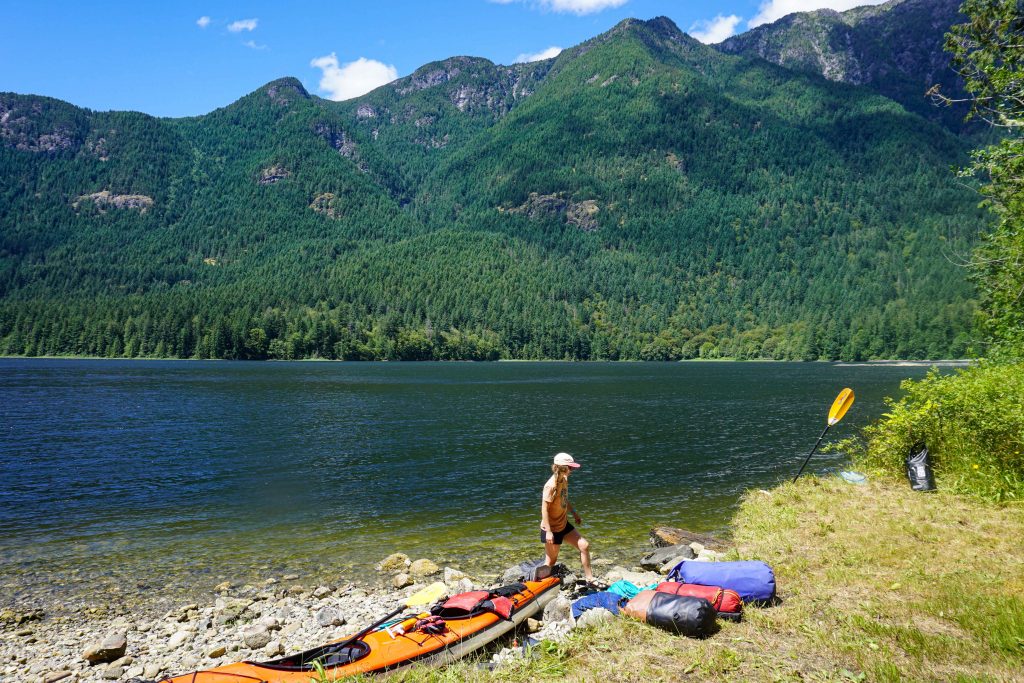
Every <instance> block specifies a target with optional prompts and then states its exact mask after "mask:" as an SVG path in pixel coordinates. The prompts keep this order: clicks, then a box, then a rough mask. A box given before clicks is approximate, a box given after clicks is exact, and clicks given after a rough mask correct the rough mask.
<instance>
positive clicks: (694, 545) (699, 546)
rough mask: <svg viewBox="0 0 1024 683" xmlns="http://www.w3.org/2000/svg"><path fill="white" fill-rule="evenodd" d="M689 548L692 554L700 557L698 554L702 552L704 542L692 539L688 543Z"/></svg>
mask: <svg viewBox="0 0 1024 683" xmlns="http://www.w3.org/2000/svg"><path fill="white" fill-rule="evenodd" d="M690 550H692V551H693V554H694V555H696V556H697V557H700V554H701V553H702V552H704V544H703V543H697V542H696V541H694V542H693V543H691V544H690Z"/></svg>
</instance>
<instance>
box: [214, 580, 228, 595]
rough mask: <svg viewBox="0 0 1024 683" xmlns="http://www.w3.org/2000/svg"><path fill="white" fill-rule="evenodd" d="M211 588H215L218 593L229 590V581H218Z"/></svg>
mask: <svg viewBox="0 0 1024 683" xmlns="http://www.w3.org/2000/svg"><path fill="white" fill-rule="evenodd" d="M213 590H215V591H216V592H218V593H223V592H225V591H229V590H231V582H230V581H225V582H224V583H218V584H217V585H216V586H214V587H213Z"/></svg>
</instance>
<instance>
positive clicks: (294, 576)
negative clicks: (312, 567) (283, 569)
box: [281, 574, 299, 581]
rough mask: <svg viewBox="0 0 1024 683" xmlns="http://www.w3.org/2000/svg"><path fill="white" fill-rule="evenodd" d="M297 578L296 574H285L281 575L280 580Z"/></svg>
mask: <svg viewBox="0 0 1024 683" xmlns="http://www.w3.org/2000/svg"><path fill="white" fill-rule="evenodd" d="M297 578H299V575H298V574H285V575H284V576H282V577H281V580H282V581H294V580H296V579H297Z"/></svg>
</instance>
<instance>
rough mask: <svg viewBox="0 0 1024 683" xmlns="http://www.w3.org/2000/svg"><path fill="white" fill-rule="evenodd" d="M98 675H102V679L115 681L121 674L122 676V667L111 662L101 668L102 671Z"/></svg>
mask: <svg viewBox="0 0 1024 683" xmlns="http://www.w3.org/2000/svg"><path fill="white" fill-rule="evenodd" d="M100 676H102V677H103V678H104V679H106V680H108V681H116V680H117V679H119V678H120V677H121V676H124V667H123V666H114V665H113V664H111V665H110V666H108V667H107V668H105V669H104V670H103V673H102V674H100Z"/></svg>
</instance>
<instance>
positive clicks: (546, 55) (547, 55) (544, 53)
mask: <svg viewBox="0 0 1024 683" xmlns="http://www.w3.org/2000/svg"><path fill="white" fill-rule="evenodd" d="M561 51H562V48H560V47H558V46H556V45H552V46H551V47H549V48H548V49H546V50H541V51H540V52H534V53H532V54H531V53H525V52H524V53H523V54H521V55H519V56H518V57H516V61H515V63H516V64H523V63H524V62H539V61H541V60H544V59H551V58H552V57H557V56H558V55H559V53H560V52H561Z"/></svg>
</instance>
